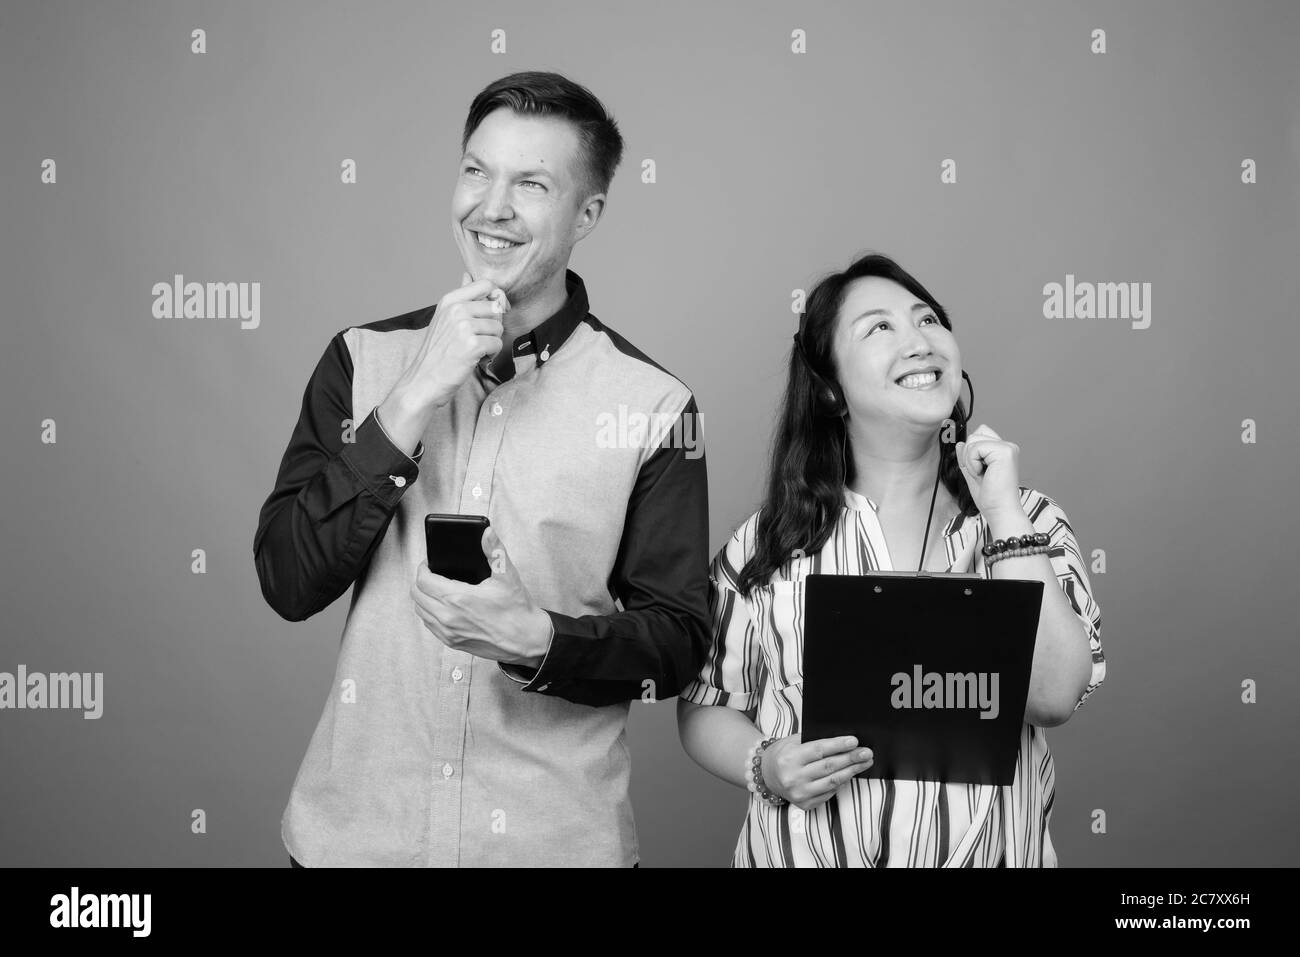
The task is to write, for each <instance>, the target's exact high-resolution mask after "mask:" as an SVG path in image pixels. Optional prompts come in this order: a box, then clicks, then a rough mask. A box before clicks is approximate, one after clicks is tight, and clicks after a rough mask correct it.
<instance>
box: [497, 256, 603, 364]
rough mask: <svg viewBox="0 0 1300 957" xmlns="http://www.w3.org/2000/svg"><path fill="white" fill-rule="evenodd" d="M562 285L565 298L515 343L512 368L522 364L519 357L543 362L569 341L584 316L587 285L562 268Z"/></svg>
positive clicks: (586, 305) (579, 277)
mask: <svg viewBox="0 0 1300 957" xmlns="http://www.w3.org/2000/svg"><path fill="white" fill-rule="evenodd" d="M564 289H565V292H567V293H568V298H567V299H565V300H564V305H563V306H561V307H560V308H559V310H557V311H556V312H555V313H554V314H553V315H551V316H550V317H548V318H547V319H544V320H542V321H541V322H539V323H538V324H537V325H536V326H534V327H533V329H532V331H530V332H526V333H524V334H523V335H522V336H520V337H519V338H518V339H516V340H515V344H514V356H513V358H514V360H515V369H516V370H519V369H522V368H523V367H522V366H521V365H520V360H521V359H523V358H524V357H526V356H532V357H533V362H534V365H535V366H543V365H545V364H546V363H547V361H548V360H549V359H550V358H551V357H552V356H553V355H555V353H556V351H557V350H558V349H559V348H560V346H562V345H564V343H565V342H566V341H568V338H569V336H570V335H571V334H572V333H573V330H574V329H576V328H578V323H580V322H582V320H583V319H585V318H587V309H588V303H587V287H586V285H585V284H584V283H583V281H582V277H581V276H579V275H578V274H577V273H576V272H574V271H573V270H572V269H566V270H565V271H564Z"/></svg>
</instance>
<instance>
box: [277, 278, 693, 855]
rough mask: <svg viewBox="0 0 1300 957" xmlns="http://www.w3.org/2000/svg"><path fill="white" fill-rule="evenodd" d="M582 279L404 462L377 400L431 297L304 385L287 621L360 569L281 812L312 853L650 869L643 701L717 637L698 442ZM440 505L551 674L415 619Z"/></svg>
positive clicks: (666, 693)
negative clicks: (522, 595) (512, 587)
mask: <svg viewBox="0 0 1300 957" xmlns="http://www.w3.org/2000/svg"><path fill="white" fill-rule="evenodd" d="M566 287H567V291H568V299H567V301H566V303H565V305H564V306H563V307H562V308H561V309H560V310H559V311H558V312H557V313H555V315H553V316H551V317H550V318H548V319H547V320H546V321H544V322H542V323H541V324H540V325H538V326H537V327H536V328H535V329H533V331H532V332H531V333H529V334H527V335H524V336H521V337H520V338H519V339H517V340H516V341H515V343H514V346H513V348H512V358H513V375H511V376H509V377H508V378H507V379H505V381H498V380H497V379H496V378H495V377H494V376H493V375H492V374H491V373H490V372H489V371H485V370H484V365H483V364H480V366H479V367H478V368H476V369H475V371H474V372H473V373H472V374H471V375H470V376H469V378H468V379H467V380H466V381H465V382H464V383H463V384H462V386H461V388H460V390H459V391H458V392H457V393H456V394H455V395H454V396H453V398H452V400H451V401H450V402H449V403H448V404H447V405H445V406H443V407H441V408H439V409H437V410H436V411H435V412H434V414H433V418H432V419H431V421H430V422H429V426H428V429H427V430H426V432H425V434H424V437H423V440H422V441H421V442H420V444H419V445H418V446H417V448H416V449H415V450H414V453H413V455H410V456H408V455H407V454H406V453H405V452H403V451H402V450H401V449H399V448H398V447H397V446H396V445H395V444H394V443H393V442H392V440H391V439H390V438H389V436H388V434H387V433H386V432H385V431H384V428H383V424H382V423H381V422H380V421H379V420H378V418H377V415H376V411H377V407H378V406H379V405H380V404H381V403H382V402H383V400H384V399H385V398H386V397H387V395H388V393H389V391H390V390H391V389H392V387H393V384H394V383H395V382H396V381H397V379H398V378H399V377H400V376H401V374H402V373H403V372H404V371H405V370H406V369H407V367H408V366H409V365H410V364H411V362H412V361H413V360H414V358H415V356H416V354H417V353H418V351H419V349H420V346H421V344H422V343H423V341H424V338H425V334H426V331H427V326H428V324H429V322H430V321H431V320H432V318H433V313H434V309H435V307H433V306H428V307H426V308H424V309H420V310H417V311H415V312H411V313H408V314H406V315H403V316H398V317H395V318H392V319H387V320H384V321H381V322H375V323H371V324H369V325H364V326H357V327H352V328H349V329H346V330H344V331H343V332H340V333H339V334H338V335H336V336H335V337H334V338H333V340H332V341H331V342H330V344H329V346H328V348H327V349H326V351H325V354H324V356H323V357H322V358H321V360H320V362H319V364H318V365H317V367H316V370H315V372H314V373H313V374H312V376H311V379H310V381H309V383H308V385H307V389H306V393H305V394H304V396H303V404H302V412H301V415H300V417H299V420H298V424H297V427H296V428H295V429H294V432H293V436H292V438H291V439H290V442H289V446H288V449H287V450H286V451H285V455H284V459H283V461H282V463H281V465H280V470H279V474H278V477H277V480H276V484H275V489H274V491H273V492H272V493H271V495H270V497H269V498H268V499H267V501H266V504H265V505H264V506H263V508H262V511H261V516H260V520H259V524H258V529H257V534H256V536H255V539H254V542H253V552H254V557H255V560H256V564H257V573H258V577H259V579H260V581H261V586H262V593H263V595H264V596H265V598H266V600H267V602H268V603H269V604H270V605H271V607H272V608H274V609H275V610H276V612H278V613H279V614H280V615H281V616H282V617H284V618H286V619H288V620H290V621H301V620H303V619H306V618H309V617H310V616H311V615H314V614H315V613H317V612H318V611H320V610H321V609H323V608H325V607H327V606H328V605H329V604H330V603H331V602H333V601H334V600H335V599H336V598H338V597H339V595H341V594H343V592H345V591H346V590H347V589H348V587H349V586H352V585H354V584H355V587H354V588H353V592H352V601H351V606H350V608H349V611H348V616H347V621H346V624H345V626H344V631H343V639H342V646H341V648H340V651H339V659H338V667H337V671H336V674H335V680H334V683H333V685H332V686H331V688H330V692H329V696H328V698H327V700H326V703H325V708H324V712H323V713H322V715H321V718H320V721H319V723H318V724H317V727H316V731H315V733H314V734H313V736H312V739H311V743H310V745H309V746H308V749H307V754H306V757H305V758H304V759H303V763H302V766H301V767H300V768H299V771H298V775H297V778H296V780H295V781H294V785H293V791H292V794H291V796H290V799H289V804H288V807H287V808H286V809H285V813H284V818H283V821H282V836H283V839H284V843H285V847H286V848H287V849H288V850H289V852H290V853H291V854H292V855H293V857H295V858H297V859H298V860H299V861H301V862H302V863H303V864H305V865H306V866H308V867H320V866H331V865H334V866H338V865H343V866H347V865H374V866H411V867H421V866H455V865H523V866H530V865H579V866H582V865H614V866H631V865H632V864H633V863H635V862H636V861H637V860H638V851H637V842H636V831H635V827H634V824H633V819H632V808H631V803H630V800H629V796H628V777H629V755H628V747H627V741H626V725H627V717H628V709H629V701H631V700H662V699H666V698H669V697H672V696H674V695H676V694H677V692H678V689H679V688H681V687H682V686H683V685H685V684H686V683H687V682H689V681H690V680H691V679H692V678H694V677H695V675H696V674H697V673H698V672H699V669H700V667H701V665H702V664H703V661H704V656H705V654H706V651H707V648H708V644H709V613H708V582H709V578H708V565H709V555H708V501H707V486H706V479H705V462H704V457H703V439H702V435H701V432H700V429H699V421H698V414H697V410H696V406H695V400H694V397H693V396H692V395H691V392H690V390H689V389H688V388H687V387H686V386H685V385H684V384H683V383H682V382H680V381H679V380H678V379H676V378H675V377H673V376H672V375H671V374H669V373H668V372H666V371H665V370H664V369H662V368H661V367H660V366H658V365H656V364H655V363H654V362H652V361H651V360H650V359H648V358H647V357H646V356H645V355H643V354H642V353H641V352H639V351H638V350H637V349H636V348H635V347H633V346H632V345H631V344H630V343H628V342H627V340H625V339H623V338H622V337H621V336H620V335H618V334H617V333H616V332H614V330H612V329H610V328H609V327H608V326H606V325H604V324H603V323H601V322H600V321H599V320H598V319H597V318H596V317H595V316H594V315H592V314H591V313H590V312H589V311H588V300H587V292H586V288H585V286H584V285H583V282H582V280H581V278H580V277H579V276H578V275H577V274H576V273H574V272H572V271H571V270H570V271H568V272H567V273H566ZM507 371H510V370H507ZM357 423H359V424H357ZM430 512H449V513H461V514H470V515H485V516H487V518H488V520H489V521H490V522H491V524H492V527H493V528H494V529H495V530H496V532H497V534H498V536H499V537H500V539H501V542H502V544H503V545H504V546H505V549H506V551H507V553H508V554H509V556H510V558H511V560H512V561H513V562H514V564H515V566H516V568H517V569H518V571H519V576H520V578H521V580H522V581H523V583H524V585H525V587H526V588H527V589H528V591H529V594H530V595H531V596H532V598H533V601H534V602H535V603H536V604H538V605H540V606H541V607H542V608H544V609H546V611H547V614H548V615H549V617H550V619H551V622H552V625H553V628H554V635H553V637H552V639H551V644H550V647H549V650H548V651H547V653H546V656H545V658H544V660H543V661H542V663H541V666H540V667H539V668H538V669H536V670H534V669H531V668H527V667H524V666H505V665H499V664H498V663H497V662H495V661H491V660H488V659H483V658H476V657H474V656H472V655H470V654H467V653H465V652H460V651H453V650H452V649H450V648H448V647H447V646H445V645H444V644H443V643H442V642H441V641H439V640H438V639H437V638H436V637H434V635H433V634H432V633H431V632H430V631H429V630H428V629H427V628H426V626H425V624H424V622H423V621H422V620H421V619H420V617H419V616H418V615H417V614H416V610H415V605H414V602H413V600H412V598H411V586H412V585H413V583H414V581H415V576H416V570H417V569H418V567H419V566H420V564H421V563H422V562H424V561H425V558H426V551H425V538H424V517H425V515H426V514H428V513H430Z"/></svg>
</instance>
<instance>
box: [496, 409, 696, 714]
mask: <svg viewBox="0 0 1300 957" xmlns="http://www.w3.org/2000/svg"><path fill="white" fill-rule="evenodd" d="M682 417H683V419H687V418H689V419H690V422H689V423H679V426H678V427H677V428H674V429H672V430H670V431H669V433H668V436H667V437H666V438H665V439H664V442H663V443H662V444H661V445H660V446H659V448H658V449H656V450H655V452H654V453H653V454H652V455H651V456H650V457H649V458H648V459H647V460H646V462H645V464H644V465H642V467H641V471H640V473H639V474H638V475H637V480H636V484H635V486H634V488H633V490H632V495H631V498H630V499H629V501H628V507H627V519H626V522H625V523H624V526H623V537H622V540H621V541H620V543H619V550H618V557H617V559H616V560H615V564H614V570H613V573H612V574H611V576H610V588H611V592H612V593H613V594H614V595H615V596H616V597H617V598H618V599H619V601H620V602H621V603H622V606H623V610H622V611H620V612H615V613H614V614H609V615H584V616H582V617H580V618H574V617H572V616H570V615H563V614H560V613H559V612H555V611H550V610H548V611H547V614H548V615H549V616H550V618H551V624H552V626H553V627H554V629H555V634H554V636H553V637H552V638H551V644H550V648H549V650H548V651H547V653H546V656H545V658H544V659H543V661H542V663H541V666H540V667H539V668H537V669H535V670H534V669H532V668H527V667H524V666H520V665H502V666H501V667H502V670H503V671H505V672H506V673H507V674H508V675H510V676H511V677H513V678H515V680H517V681H526V682H527V683H526V684H525V685H524V687H523V690H524V691H536V692H540V693H543V694H552V695H557V696H559V697H561V698H565V699H567V700H569V701H573V702H575V703H577V704H587V705H593V706H601V705H608V704H614V703H617V702H623V701H631V700H634V699H637V698H640V699H643V700H658V701H662V700H664V699H667V698H672V697H674V696H676V694H677V693H678V691H679V690H681V688H683V687H684V686H685V685H686V684H687V683H688V682H690V681H691V680H692V679H694V678H695V676H696V675H697V674H698V673H699V670H700V667H701V666H702V665H703V663H704V657H705V654H706V653H707V650H708V645H709V641H710V626H709V554H708V550H709V541H708V538H709V496H708V481H707V478H706V471H705V465H704V444H703V440H702V435H701V432H700V430H699V415H698V412H697V410H696V406H695V399H694V397H692V398H691V399H690V400H689V401H688V402H687V405H686V408H685V409H684V410H683V411H682ZM674 436H677V437H678V438H680V437H681V436H692V437H694V438H695V439H697V440H699V441H698V442H697V443H696V444H695V447H694V448H689V449H688V448H684V447H673V446H674V445H677V446H684V445H686V444H687V443H685V442H680V441H677V442H675V441H674Z"/></svg>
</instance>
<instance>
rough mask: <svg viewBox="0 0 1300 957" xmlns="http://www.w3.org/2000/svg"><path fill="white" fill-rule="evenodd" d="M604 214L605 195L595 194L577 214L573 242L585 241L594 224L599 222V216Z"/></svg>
mask: <svg viewBox="0 0 1300 957" xmlns="http://www.w3.org/2000/svg"><path fill="white" fill-rule="evenodd" d="M604 212H605V194H604V193H596V194H595V195H594V196H591V197H590V198H588V199H587V201H586V204H585V205H584V206H583V207H582V209H581V211H580V212H579V213H578V222H577V225H576V226H574V232H575V235H574V237H573V241H574V242H575V243H576V242H581V241H582V240H583V239H586V238H587V236H588V235H589V234H590V233H591V231H592V230H593V229H595V228H596V224H597V223H598V222H600V217H601V215H602V214H603V213H604Z"/></svg>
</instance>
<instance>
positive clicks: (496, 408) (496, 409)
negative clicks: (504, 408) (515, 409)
mask: <svg viewBox="0 0 1300 957" xmlns="http://www.w3.org/2000/svg"><path fill="white" fill-rule="evenodd" d="M492 414H493V415H500V414H501V403H500V402H494V403H492Z"/></svg>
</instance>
